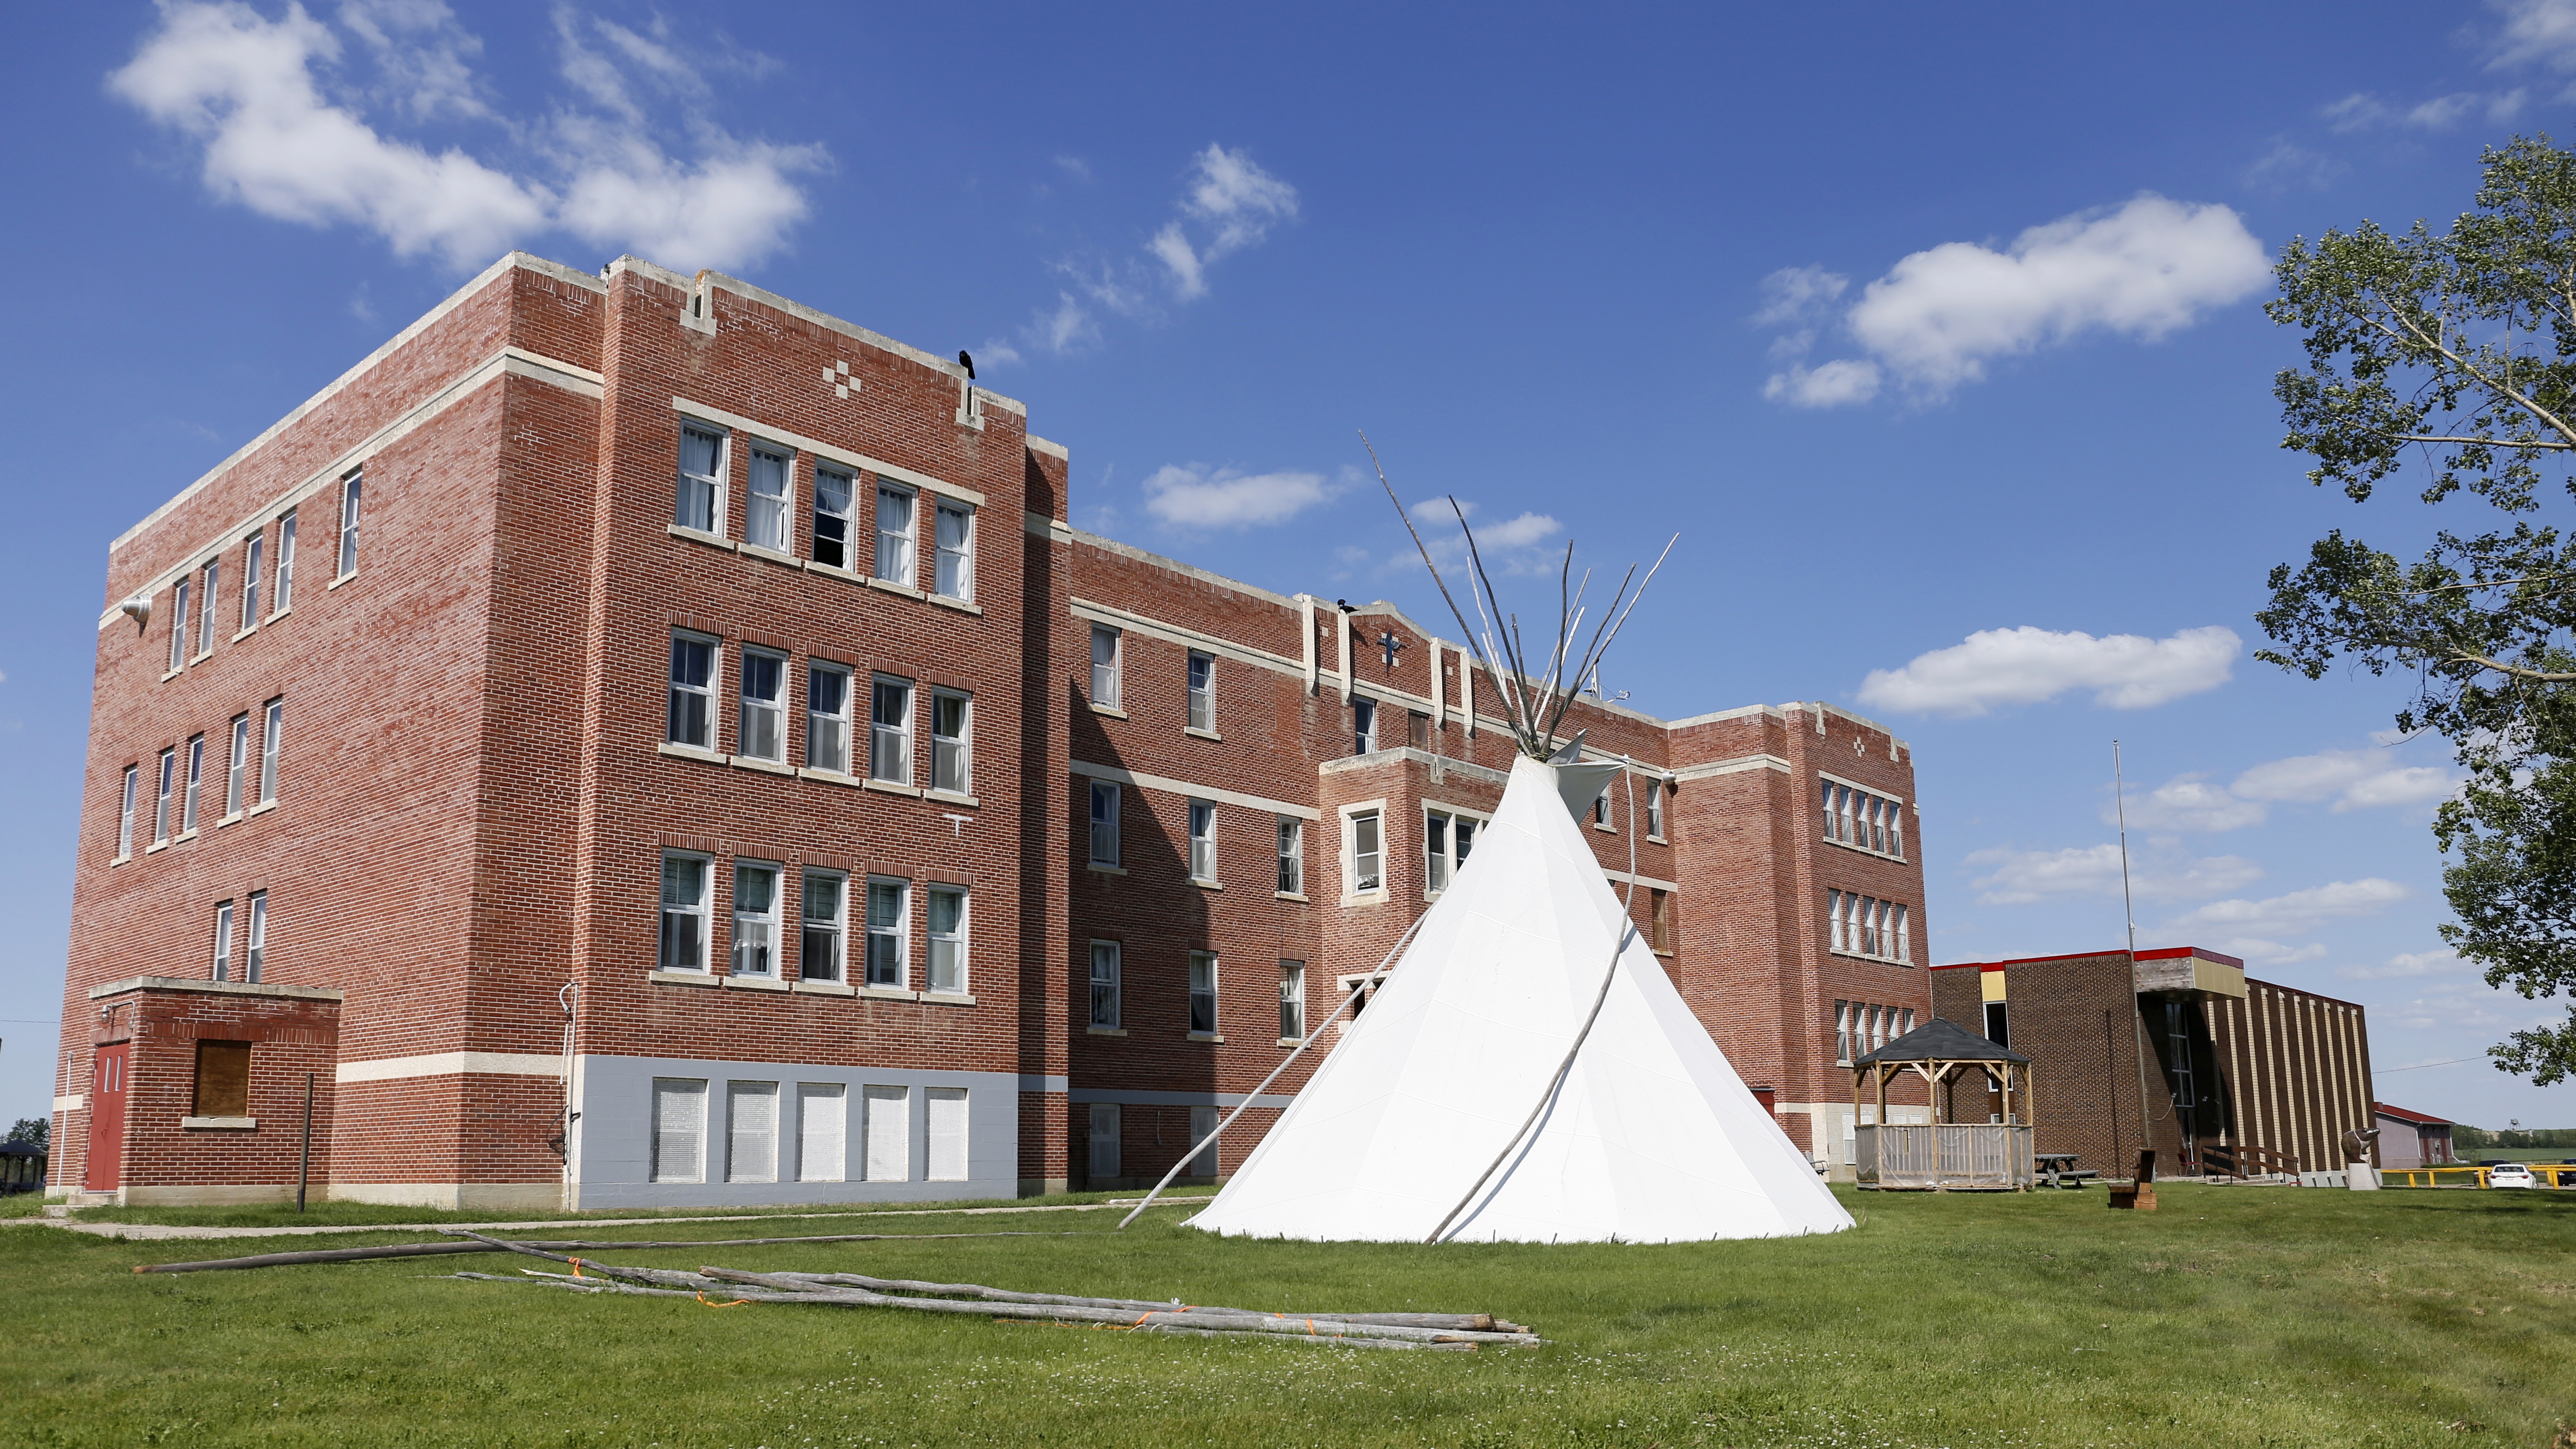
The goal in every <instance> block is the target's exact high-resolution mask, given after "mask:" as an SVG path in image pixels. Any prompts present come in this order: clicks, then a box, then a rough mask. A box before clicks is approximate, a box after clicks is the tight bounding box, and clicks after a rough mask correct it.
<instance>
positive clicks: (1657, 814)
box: [1646, 780, 1664, 840]
mask: <svg viewBox="0 0 2576 1449" xmlns="http://www.w3.org/2000/svg"><path fill="white" fill-rule="evenodd" d="M1646 837H1647V838H1648V839H1650V840H1661V839H1663V838H1664V782H1663V781H1661V780H1656V781H1653V782H1651V783H1649V784H1648V785H1647V786H1646Z"/></svg>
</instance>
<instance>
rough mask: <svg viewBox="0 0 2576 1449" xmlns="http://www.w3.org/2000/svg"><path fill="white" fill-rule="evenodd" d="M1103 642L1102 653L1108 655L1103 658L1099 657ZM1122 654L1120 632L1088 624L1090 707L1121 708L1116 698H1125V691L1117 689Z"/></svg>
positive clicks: (1124, 647) (1124, 646) (1123, 638)
mask: <svg viewBox="0 0 2576 1449" xmlns="http://www.w3.org/2000/svg"><path fill="white" fill-rule="evenodd" d="M1103 645H1106V646H1107V650H1106V652H1107V654H1108V656H1109V657H1108V658H1107V659H1103V658H1101V654H1102V652H1103V649H1102V646H1103ZM1126 653H1127V640H1126V635H1125V634H1124V632H1123V631H1121V630H1118V629H1116V628H1113V627H1111V626H1110V625H1107V624H1094V625H1092V626H1091V707H1092V708H1093V709H1123V708H1125V706H1124V705H1122V704H1120V703H1119V701H1120V700H1121V699H1122V698H1124V697H1125V691H1124V689H1122V688H1121V675H1122V673H1123V672H1124V671H1123V670H1122V668H1121V666H1122V665H1123V663H1124V662H1125V659H1126Z"/></svg>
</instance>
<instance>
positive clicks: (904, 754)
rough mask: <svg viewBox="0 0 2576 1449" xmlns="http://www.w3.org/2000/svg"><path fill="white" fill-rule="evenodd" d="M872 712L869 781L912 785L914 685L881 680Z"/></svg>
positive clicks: (895, 680)
mask: <svg viewBox="0 0 2576 1449" xmlns="http://www.w3.org/2000/svg"><path fill="white" fill-rule="evenodd" d="M873 693H874V695H875V700H874V702H873V704H872V705H871V706H870V708H869V710H868V778H869V779H871V780H887V781H891V782H893V783H895V784H898V785H909V784H911V783H912V685H911V684H910V683H908V682H906V681H904V680H900V679H879V680H877V681H876V688H875V690H874V691H873Z"/></svg>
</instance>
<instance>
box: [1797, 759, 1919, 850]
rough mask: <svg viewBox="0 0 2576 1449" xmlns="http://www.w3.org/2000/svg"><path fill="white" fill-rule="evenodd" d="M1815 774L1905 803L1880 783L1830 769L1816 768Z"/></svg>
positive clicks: (1836, 782)
mask: <svg viewBox="0 0 2576 1449" xmlns="http://www.w3.org/2000/svg"><path fill="white" fill-rule="evenodd" d="M1816 775H1817V777H1818V778H1819V779H1825V780H1831V781H1833V782H1834V783H1835V784H1837V785H1843V786H1847V787H1849V788H1851V789H1854V790H1858V791H1859V792H1861V793H1862V794H1864V795H1875V796H1877V797H1878V798H1880V799H1881V800H1893V801H1895V802H1896V803H1897V804H1899V805H1902V804H1904V803H1905V797H1904V796H1902V795H1891V794H1889V793H1888V792H1887V789H1886V787H1885V786H1882V785H1864V784H1862V783H1861V782H1860V781H1858V780H1853V779H1847V778H1845V777H1843V776H1841V775H1837V774H1835V773H1834V772H1833V771H1831V770H1818V771H1817V772H1816ZM1877 853H1878V852H1877V851H1874V850H1873V851H1871V852H1870V854H1872V855H1876V854H1877Z"/></svg>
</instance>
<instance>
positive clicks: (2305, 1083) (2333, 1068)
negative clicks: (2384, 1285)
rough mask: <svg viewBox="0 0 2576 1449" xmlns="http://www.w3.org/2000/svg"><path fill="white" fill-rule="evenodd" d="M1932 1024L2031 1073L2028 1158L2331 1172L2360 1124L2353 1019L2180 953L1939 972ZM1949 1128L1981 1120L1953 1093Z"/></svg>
mask: <svg viewBox="0 0 2576 1449" xmlns="http://www.w3.org/2000/svg"><path fill="white" fill-rule="evenodd" d="M1931 976H1932V1004H1933V1006H1934V1007H1935V1008H1936V1009H1937V1010H1938V1011H1939V1013H1940V1014H1941V1015H1942V1016H1945V1017H1948V1018H1949V1019H1950V1020H1952V1021H1955V1022H1958V1023H1960V1024H1962V1025H1965V1026H1967V1027H1969V1028H1971V1029H1972V1030H1976V1031H1978V1032H1980V1033H1981V1034H1983V1035H1984V1036H1986V1037H1987V1038H1989V1039H1991V1040H1994V1041H2000V1042H2003V1043H2005V1044H2006V1045H2008V1046H2010V1047H2012V1048H2013V1049H2014V1050H2015V1051H2018V1052H2021V1053H2022V1054H2024V1055H2026V1056H2028V1057H2029V1058H2030V1059H2031V1067H2032V1072H2033V1075H2034V1079H2035V1095H2036V1098H2037V1105H2036V1107H2035V1108H2034V1110H2033V1113H2032V1115H2033V1118H2034V1121H2035V1125H2036V1127H2037V1128H2038V1131H2037V1133H2036V1137H2035V1141H2034V1143H2033V1145H2034V1147H2035V1148H2036V1149H2037V1150H2038V1151H2040V1152H2073V1153H2077V1154H2079V1155H2080V1156H2081V1158H2082V1159H2083V1161H2082V1164H2081V1165H2083V1166H2085V1167H2089V1168H2091V1169H2093V1170H2095V1171H2097V1172H2105V1173H2110V1174H2114V1175H2120V1174H2126V1173H2127V1172H2128V1171H2129V1170H2130V1167H2131V1166H2132V1165H2133V1164H2134V1163H2135V1162H2136V1160H2137V1159H2136V1153H2137V1151H2138V1149H2139V1148H2141V1147H2152V1148H2154V1149H2155V1150H2156V1153H2157V1159H2156V1160H2157V1161H2158V1162H2159V1163H2161V1164H2163V1168H2164V1170H2165V1171H2168V1172H2174V1171H2183V1172H2191V1171H2203V1170H2205V1171H2208V1172H2211V1173H2215V1174H2221V1175H2241V1176H2255V1175H2263V1174H2271V1173H2299V1172H2307V1173H2338V1172H2342V1171H2343V1170H2344V1168H2345V1167H2346V1165H2347V1162H2348V1158H2347V1155H2346V1153H2345V1148H2344V1144H2343V1134H2344V1133H2345V1132H2346V1131H2349V1130H2355V1129H2362V1128H2367V1127H2370V1126H2371V1125H2372V1121H2371V1097H2370V1023H2369V1020H2368V1018H2367V1016H2366V1014H2365V1013H2364V1011H2363V1009H2362V1008H2361V1006H2360V1005H2358V1004H2357V1003H2354V1002H2350V1001H2339V1000H2336V999H2335V998H2333V997H2330V996H2319V995H2317V994H2316V993H2314V992H2309V991H2300V990H2297V989H2296V988H2293V987H2288V986H2280V985H2276V984H2274V983H2272V982H2268V981H2257V980H2253V979H2251V978H2249V977H2247V976H2246V974H2245V963H2244V962H2242V961H2240V960H2238V959H2236V958H2235V957H2233V956H2223V955H2220V954H2219V953H2218V952H2216V951H2207V950H2202V949H2200V948H2198V947H2192V946H2177V947H2170V948H2166V949H2162V950H2154V951H2140V952H2138V953H2137V954H2136V955H2135V956H2134V957H2132V956H2131V955H2130V953H2128V952H2126V951H2093V952H2081V953H2078V954H2075V955H2071V956H2038V957H2031V958H2028V959H2025V960H2017V961H1986V962H1962V963H1960V964H1958V965H1955V966H1939V967H1935V968H1933V970H1932V973H1931ZM1944 1105H1945V1113H1946V1115H1947V1120H1949V1121H1953V1122H1981V1121H1985V1120H1987V1117H1988V1111H1987V1107H1986V1105H1985V1104H1982V1103H1977V1102H1972V1101H1970V1100H1968V1099H1967V1094H1966V1092H1965V1091H1962V1092H1960V1093H1959V1094H1958V1095H1957V1096H1956V1097H1954V1098H1953V1100H1952V1101H1950V1102H1949V1103H1946V1104H1944Z"/></svg>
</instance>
